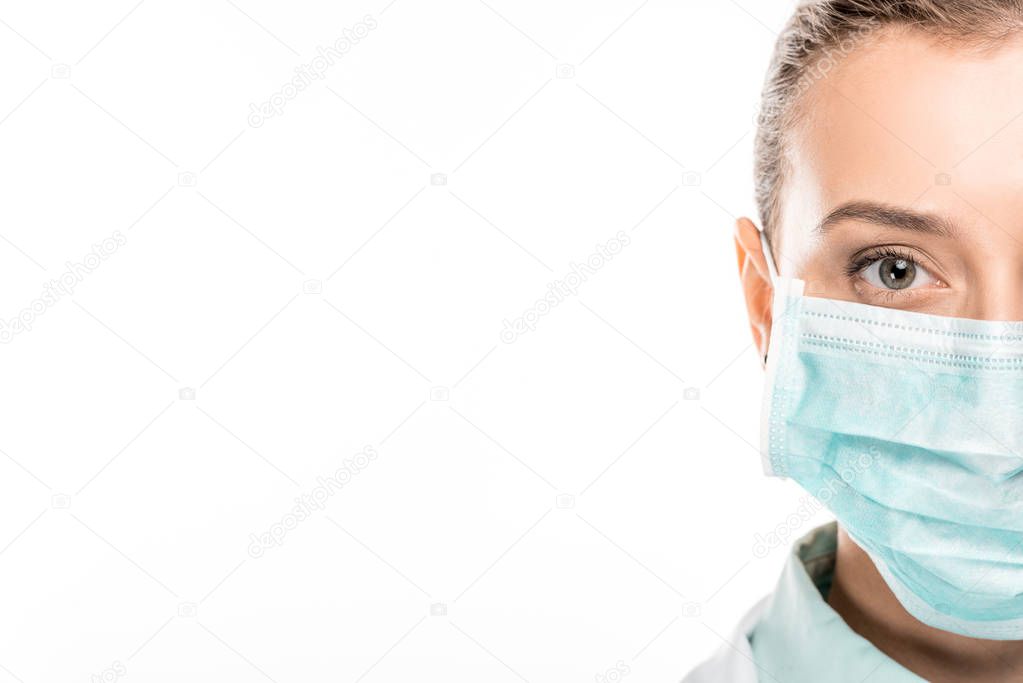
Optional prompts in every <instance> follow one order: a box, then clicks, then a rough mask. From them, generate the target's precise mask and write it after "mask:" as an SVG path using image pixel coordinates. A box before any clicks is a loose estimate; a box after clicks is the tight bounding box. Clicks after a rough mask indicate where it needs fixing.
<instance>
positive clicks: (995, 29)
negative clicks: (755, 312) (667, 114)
mask: <svg viewBox="0 0 1023 683" xmlns="http://www.w3.org/2000/svg"><path fill="white" fill-rule="evenodd" d="M886 27H904V28H912V29H918V30H921V31H924V32H926V33H928V34H930V35H932V36H933V37H934V38H935V39H937V40H938V41H941V42H956V43H964V44H968V45H972V46H974V47H976V48H979V49H986V48H989V47H993V46H995V45H997V44H998V43H1000V42H1001V41H1002V40H1004V39H1005V38H1006V37H1008V36H1009V35H1011V34H1013V33H1015V32H1016V31H1018V30H1019V29H1020V28H1021V27H1023V0H803V1H802V2H800V4H799V5H798V6H797V7H796V10H795V13H794V14H793V15H792V18H791V19H790V20H789V21H788V23H787V24H786V26H785V28H784V29H782V32H781V34H779V36H778V40H777V42H776V43H775V48H774V55H773V57H772V59H771V64H770V66H769V68H768V71H767V77H766V79H765V82H764V89H763V92H762V94H761V102H760V113H759V115H758V118H757V135H756V141H755V143H754V180H755V188H756V189H755V193H756V203H757V210H758V211H759V213H760V222H761V225H762V226H763V228H764V230H765V232H766V233H767V234H768V236H769V237H770V236H772V235H773V231H774V230H775V228H776V227H777V225H778V223H779V222H780V219H781V206H780V203H781V202H780V195H781V187H782V183H783V182H784V180H785V177H786V176H787V175H788V172H789V169H788V163H787V159H786V154H787V148H786V134H787V132H788V130H789V129H790V128H791V126H792V124H793V122H794V121H795V120H796V119H797V118H798V116H799V107H798V104H799V102H800V100H801V95H802V94H803V93H804V92H806V91H807V90H808V89H809V88H810V86H812V85H813V83H815V82H816V81H818V80H820V79H822V78H825V77H826V76H827V74H828V72H829V71H830V70H831V69H832V68H833V67H834V66H835V64H836V62H837V60H838V59H840V58H841V57H842V56H843V55H845V54H848V52H850V51H852V50H853V49H854V48H855V47H856V46H857V45H859V44H861V43H862V42H863V41H864V40H866V39H868V38H869V37H871V36H873V35H874V34H876V33H877V32H878V31H879V29H882V28H886Z"/></svg>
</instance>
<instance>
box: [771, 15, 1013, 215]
mask: <svg viewBox="0 0 1023 683" xmlns="http://www.w3.org/2000/svg"><path fill="white" fill-rule="evenodd" d="M811 77H813V75H812V74H811ZM800 104H801V106H800V116H799V118H798V120H797V123H796V124H795V126H794V128H793V129H792V131H790V133H791V137H790V161H791V166H792V177H791V181H792V182H790V183H789V184H788V187H787V188H786V192H785V195H784V196H783V206H785V207H786V214H788V213H789V212H788V209H789V208H792V209H793V211H792V217H793V218H794V219H795V220H796V221H798V222H799V223H801V224H803V225H805V224H806V222H807V221H813V222H816V220H819V218H820V217H821V216H822V215H823V214H824V213H826V212H827V211H828V210H830V209H831V208H834V207H836V206H838V205H839V204H841V203H843V202H846V201H850V200H859V199H868V200H873V201H881V202H889V203H892V204H900V205H906V206H914V207H916V208H918V209H924V210H933V211H938V212H941V213H944V214H946V215H949V216H950V217H957V218H960V219H962V220H963V221H964V222H967V223H969V222H976V221H975V220H974V221H970V220H969V219H970V218H971V216H970V215H969V213H970V212H969V211H968V209H969V207H970V206H971V205H972V206H973V209H974V212H973V215H972V218H973V219H976V218H977V214H978V211H977V210H978V209H979V210H980V211H979V213H980V214H983V215H984V216H987V218H988V219H989V220H990V221H992V222H997V223H1003V224H1005V223H1007V224H1008V225H1006V228H1012V229H1013V230H1014V231H1016V232H1017V233H1018V234H1019V235H1023V215H1021V213H1020V210H1021V209H1023V40H1020V39H1018V38H1012V39H1010V40H1007V41H1005V42H1004V43H1002V44H1000V45H998V46H997V47H996V48H995V49H992V50H987V51H984V52H980V51H978V50H976V49H974V48H971V47H966V46H961V45H960V46H957V45H955V44H946V45H941V44H938V43H937V42H936V41H935V40H934V39H933V38H932V37H930V36H928V35H925V34H923V33H921V32H918V31H912V30H898V31H893V30H888V31H885V32H881V33H879V34H877V35H875V36H871V37H870V38H868V39H867V40H866V41H864V42H863V43H862V44H861V45H859V46H858V47H856V48H854V49H853V50H852V51H851V52H850V53H849V54H848V55H846V56H845V57H843V58H842V59H841V60H840V61H839V63H838V65H837V66H836V67H835V68H833V69H832V70H831V71H829V72H827V73H824V74H820V73H818V74H817V76H816V79H815V80H814V81H813V83H812V85H811V86H810V88H809V89H808V90H807V92H806V93H805V97H804V99H803V101H802V102H801V103H800ZM988 212H990V213H991V214H992V215H990V216H988ZM785 223H786V224H789V223H790V221H789V220H785Z"/></svg>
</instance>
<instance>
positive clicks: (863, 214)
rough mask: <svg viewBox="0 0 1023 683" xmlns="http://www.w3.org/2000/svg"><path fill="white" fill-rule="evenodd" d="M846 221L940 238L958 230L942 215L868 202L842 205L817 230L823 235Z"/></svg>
mask: <svg viewBox="0 0 1023 683" xmlns="http://www.w3.org/2000/svg"><path fill="white" fill-rule="evenodd" d="M845 220H855V221H864V222H867V223H873V224H875V225H881V226H884V227H888V228H897V229H900V230H910V231H913V232H923V233H930V234H932V235H937V236H939V237H955V236H956V235H958V233H959V231H958V229H957V228H956V226H955V224H954V223H952V222H951V221H950V220H948V219H946V218H943V217H941V216H937V215H935V214H930V213H921V212H919V211H914V210H912V209H908V208H905V207H900V206H892V205H890V204H879V203H877V202H868V201H852V202H846V203H845V204H842V205H841V206H839V207H838V208H836V209H834V210H833V211H831V212H830V213H828V215H827V216H825V217H824V219H823V220H822V221H821V222H820V223H818V224H817V229H816V232H817V233H818V234H821V235H823V234H827V232H828V231H829V230H830V229H831V228H832V227H834V226H835V225H836V224H837V223H840V222H842V221H845Z"/></svg>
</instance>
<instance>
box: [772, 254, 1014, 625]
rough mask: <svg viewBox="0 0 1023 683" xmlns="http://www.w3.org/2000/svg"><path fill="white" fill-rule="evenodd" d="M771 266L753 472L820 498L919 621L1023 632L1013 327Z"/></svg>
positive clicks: (929, 623)
mask: <svg viewBox="0 0 1023 683" xmlns="http://www.w3.org/2000/svg"><path fill="white" fill-rule="evenodd" d="M765 254H767V255H768V258H770V255H769V252H768V251H767V249H766V242H765ZM771 270H772V279H774V305H773V322H772V329H771V338H770V345H769V348H768V360H767V384H766V390H765V395H764V402H763V418H762V419H763V421H762V434H761V453H762V458H763V467H764V470H765V471H766V472H767V473H768V474H771V475H776V476H781V477H789V478H791V479H793V480H794V481H796V482H797V483H798V484H799V485H801V486H802V487H803V488H804V489H806V490H807V491H808V492H809V493H811V494H813V495H815V496H816V497H817V498H819V499H820V500H821V502H822V503H824V504H825V505H826V506H827V507H828V508H829V509H830V510H831V511H832V512H833V514H834V515H835V518H836V519H837V520H838V522H839V524H841V525H842V527H843V528H844V529H845V530H846V532H848V534H849V536H850V537H851V538H852V539H853V541H854V542H855V543H856V544H857V545H859V546H860V547H861V548H863V549H864V550H865V551H866V552H867V554H868V555H869V556H870V558H871V559H872V560H873V562H874V565H875V566H876V567H877V569H878V571H879V572H880V574H881V576H882V577H883V578H884V580H885V582H886V583H887V584H888V586H889V588H891V590H892V592H893V593H894V594H895V597H896V598H897V599H898V600H899V602H900V603H901V604H902V606H903V607H905V609H906V610H907V611H908V612H909V613H910V614H912V615H913V616H914V617H916V618H917V619H918V620H920V621H922V622H923V623H925V624H928V625H930V626H933V627H935V628H939V629H943V630H945V631H951V632H953V633H959V634H961V635H964V636H971V637H975V638H988V639H996V640H1017V639H1023V323H1011V322H998V321H984V320H968V319H962V318H951V317H945V316H935V315H928V314H924V313H915V312H909V311H900V310H895V309H891V308H885V307H881V306H870V305H866V304H860V303H854V302H848V301H840V300H834V299H826V298H821V297H812V296H806V295H805V294H804V286H805V285H804V282H803V281H801V280H797V279H791V278H778V277H777V274H776V272H775V271H774V268H773V264H772V266H771Z"/></svg>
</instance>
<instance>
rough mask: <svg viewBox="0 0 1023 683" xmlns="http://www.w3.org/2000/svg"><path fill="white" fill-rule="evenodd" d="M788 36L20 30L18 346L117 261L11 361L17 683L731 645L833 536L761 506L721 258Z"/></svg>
mask: <svg viewBox="0 0 1023 683" xmlns="http://www.w3.org/2000/svg"><path fill="white" fill-rule="evenodd" d="M789 5H790V3H788V2H780V1H778V2H763V1H758V2H756V3H753V2H751V0H742V2H730V1H721V2H710V1H703V2H695V1H684V2H670V1H668V0H648V1H643V0H636V1H630V2H622V1H614V2H611V1H599V2H594V1H592V0H590V1H587V2H584V1H583V0H574V1H569V0H562V1H559V2H540V1H539V0H531V1H530V2H523V1H519V2H513V1H512V0H486V2H483V1H481V0H444V1H441V2H423V1H422V0H394V1H393V2H391V0H375V1H372V2H343V3H325V2H323V3H317V2H290V3H283V2H276V3H274V2H269V1H267V0H234V1H230V0H205V1H203V2H199V1H198V0H185V1H177V2H170V0H144V1H143V2H137V3H136V2H135V1H134V0H129V1H126V2H105V3H75V2H67V1H65V2H61V3H12V2H6V3H3V4H2V5H0V60H2V63H3V68H2V71H0V77H2V81H3V83H2V85H3V87H2V88H0V174H2V177H0V188H2V189H0V234H2V238H0V274H2V275H0V278H2V279H0V283H2V286H0V317H2V318H3V319H4V320H5V321H10V320H11V319H14V318H17V317H18V316H19V315H20V314H21V312H22V311H23V310H24V309H27V308H28V309H30V308H31V306H32V305H33V302H35V301H37V300H39V299H40V297H41V296H42V294H43V292H44V283H46V282H47V281H50V280H58V281H59V279H60V278H61V277H62V275H63V274H64V273H65V271H66V269H67V268H68V265H67V264H68V262H71V263H72V268H73V267H74V264H76V263H81V262H83V259H84V258H85V257H86V255H87V254H89V253H90V252H91V251H93V249H94V246H93V245H99V244H101V243H102V241H103V240H104V239H106V238H111V237H112V236H115V235H116V234H119V235H123V240H122V241H123V242H124V244H123V245H119V246H117V248H116V250H114V251H113V252H112V253H109V254H108V255H107V256H106V258H104V259H101V263H99V265H98V266H96V267H95V268H93V269H91V271H83V270H82V269H80V268H79V269H78V271H77V272H78V273H79V274H81V277H80V278H78V277H75V276H71V277H72V279H73V280H75V284H74V288H73V293H71V294H68V295H66V296H60V297H58V298H57V299H56V300H55V301H52V302H51V303H50V304H49V305H43V306H41V307H40V305H39V304H38V303H37V311H36V312H35V313H33V314H26V315H27V316H28V317H31V318H32V321H31V324H30V328H31V329H25V330H23V331H18V332H11V331H10V330H8V334H7V336H6V337H5V340H6V341H7V343H6V344H4V345H2V346H0V378H2V382H3V391H2V392H0V401H2V403H0V415H2V419H0V423H2V429H0V449H2V456H3V457H0V487H2V488H0V496H2V501H3V503H2V505H3V508H2V511H3V514H2V515H0V605H2V611H3V615H2V617H0V681H3V682H4V683H6V682H7V681H23V682H24V683H33V682H41V681H88V680H107V681H110V680H120V679H123V680H126V681H132V680H138V681H172V680H174V681H176V680H189V681H265V680H272V681H277V682H279V683H285V682H289V681H294V682H299V681H341V682H354V681H367V682H373V681H398V680H430V681H434V680H437V681H440V680H444V681H516V680H519V681H521V680H525V681H530V682H540V681H559V682H562V681H594V680H596V681H601V680H611V681H614V680H618V677H619V676H621V675H622V673H621V672H623V671H627V673H624V678H625V680H635V681H672V680H678V679H679V678H680V677H681V676H682V675H683V674H684V673H685V672H686V671H687V670H688V669H690V668H691V667H692V666H693V665H695V664H696V663H697V662H698V661H699V660H701V659H703V658H704V657H706V656H707V655H709V654H710V653H711V651H712V650H714V649H715V648H717V647H719V646H720V645H721V644H722V639H723V638H728V637H730V636H731V631H732V628H733V626H734V624H735V622H736V621H737V619H738V618H739V617H740V615H741V614H742V613H743V612H744V611H745V610H746V609H747V608H748V607H749V606H750V605H752V603H753V602H754V601H755V600H756V599H757V598H759V597H760V596H761V595H763V594H765V593H766V592H768V591H769V590H770V589H771V588H772V586H773V584H774V582H775V580H776V576H777V573H778V571H779V569H780V566H781V563H782V562H783V560H784V557H785V554H786V548H785V547H776V548H771V549H770V552H769V553H768V554H767V556H766V557H756V556H755V555H754V553H753V548H754V544H755V540H754V539H755V535H756V534H758V533H760V534H767V533H768V532H770V531H772V530H773V529H775V528H776V527H777V526H778V525H779V524H781V525H784V524H785V522H786V519H787V518H788V517H789V515H791V514H792V513H794V512H797V511H798V510H799V508H800V506H801V505H805V504H806V501H805V500H804V499H803V498H802V496H801V494H800V493H799V492H798V491H797V489H796V488H795V487H794V486H793V485H792V484H790V483H788V482H783V481H779V480H768V479H766V478H764V477H763V476H762V474H761V470H760V463H759V454H758V448H757V432H758V403H759V395H760V387H761V381H762V380H761V374H762V373H761V370H760V366H759V361H758V359H757V357H756V353H755V351H754V350H753V349H752V347H751V346H750V343H749V342H750V337H749V332H748V328H747V324H746V321H745V313H744V308H743V305H742V301H741V296H740V292H739V288H738V281H737V276H736V267H735V256H734V251H733V246H732V242H731V228H732V222H733V220H734V217H735V216H739V215H744V214H745V215H754V213H753V212H754V207H753V202H752V179H751V154H752V140H753V124H754V119H755V117H756V109H757V99H758V94H759V89H760V85H761V82H762V78H763V73H764V69H765V67H766V63H767V59H768V55H769V52H770V49H771V46H772V44H773V41H774V38H775V35H774V33H775V31H777V30H778V29H779V28H780V27H781V26H782V23H783V21H784V19H785V17H786V16H787V14H788V12H789V11H790V6H789ZM367 15H368V16H369V19H367ZM359 22H369V23H371V24H372V25H373V26H374V28H372V30H370V31H369V32H368V35H365V36H364V37H363V38H362V39H361V40H359V41H358V43H357V44H355V45H353V46H352V47H351V49H350V51H348V52H347V53H346V54H344V55H343V57H341V58H340V59H337V60H336V63H334V64H333V65H331V66H330V68H329V69H328V70H327V71H326V72H325V74H324V78H323V79H322V80H317V81H315V82H314V83H313V84H312V85H311V86H310V87H308V88H306V89H304V90H302V91H300V92H298V93H297V94H296V93H291V94H292V95H294V97H292V98H291V99H288V100H287V101H286V103H285V105H284V106H283V107H282V108H281V110H280V112H279V114H277V115H275V116H272V117H269V118H267V119H266V120H265V121H262V125H260V126H258V127H253V126H252V125H250V105H252V104H256V105H258V104H259V103H262V102H264V101H266V100H268V99H269V98H270V97H271V96H272V95H274V94H275V93H279V92H281V90H282V86H283V85H284V84H285V83H287V82H288V81H289V79H291V78H293V77H294V76H295V74H296V71H295V69H296V68H300V67H302V66H303V65H308V64H310V63H311V62H312V61H313V60H314V58H315V57H316V55H317V47H318V46H329V45H332V44H333V43H334V42H335V41H336V40H337V39H338V38H339V37H341V36H342V35H344V31H345V30H346V29H349V30H353V27H355V26H356V25H358V24H359ZM118 231H119V233H118ZM619 231H623V232H624V233H625V234H626V235H628V238H629V243H628V245H627V246H625V247H624V248H623V249H621V251H620V252H619V253H618V254H617V255H615V256H614V257H613V258H611V259H610V260H605V262H604V263H603V264H602V265H601V267H599V268H597V269H596V270H595V271H594V272H592V273H590V274H588V275H587V278H586V280H585V282H583V283H582V284H581V285H580V286H579V287H578V289H577V293H576V294H575V295H571V296H568V297H566V298H565V300H564V301H563V302H562V303H560V304H559V305H557V306H555V307H553V308H551V309H550V310H549V311H546V312H545V314H544V315H541V316H538V318H537V320H536V324H535V329H534V330H531V331H527V332H526V333H524V334H522V335H520V336H518V338H516V339H515V340H514V341H512V342H511V343H506V342H505V341H502V339H501V331H502V329H503V321H504V320H506V319H508V320H512V319H515V318H517V317H519V316H522V315H523V314H525V313H526V312H527V311H530V310H532V309H534V307H535V305H536V301H537V300H538V299H540V298H542V297H543V296H544V294H545V293H546V292H547V291H548V290H547V285H548V283H550V282H553V281H555V280H561V279H564V278H565V277H566V276H567V275H568V274H569V273H572V272H573V267H574V266H573V264H576V265H579V264H583V263H585V262H586V260H587V258H588V257H589V256H590V255H591V254H593V253H594V252H595V250H596V248H597V246H598V245H605V244H607V243H608V241H609V240H610V239H612V238H613V237H614V236H615V235H616V233H618V232H619ZM108 244H113V242H108ZM317 281H318V282H317ZM316 290H319V291H316ZM8 324H9V323H8ZM189 388H191V389H192V390H194V398H191V394H190V393H189V391H188V389H189ZM183 390H184V391H183ZM687 390H688V391H687ZM367 447H368V448H370V449H372V450H373V452H375V453H376V454H377V456H376V458H375V459H373V460H371V461H370V462H369V464H368V465H366V466H365V467H364V468H362V469H361V471H359V472H358V473H357V474H356V475H354V476H352V477H351V478H350V480H349V481H347V482H346V483H345V484H344V486H343V488H341V489H340V490H337V491H335V492H334V493H333V494H332V495H331V496H330V498H329V500H328V502H327V504H326V507H325V509H323V510H320V511H317V512H315V513H314V514H312V515H309V516H308V517H307V518H306V519H304V520H302V521H300V522H298V523H297V524H295V525H292V526H293V528H291V529H290V530H288V531H287V534H286V535H285V536H283V537H281V539H280V540H281V543H280V545H275V546H273V547H270V548H268V549H266V550H265V552H264V553H263V554H262V556H261V557H258V558H256V557H253V556H252V555H251V554H250V552H249V547H250V543H251V542H252V540H251V539H252V538H253V536H252V535H253V534H255V535H256V537H258V536H259V534H262V533H265V532H267V531H268V530H269V529H271V528H273V527H274V525H277V524H281V523H282V522H283V520H284V518H285V517H286V516H287V515H288V513H289V511H290V510H291V508H292V507H293V506H294V505H295V502H294V499H295V498H296V497H299V496H302V495H312V492H313V490H314V489H315V488H316V487H317V486H318V483H317V481H318V479H317V478H318V477H324V478H326V477H330V476H331V475H332V474H333V473H334V472H335V471H336V470H337V469H338V468H339V467H342V466H343V464H344V462H345V461H346V460H349V461H351V460H352V458H354V457H355V455H356V454H357V453H359V452H360V451H363V449H365V448H367ZM819 521H823V518H822V517H820V516H817V517H815V518H814V519H813V520H811V521H808V522H804V523H800V524H797V525H796V526H798V527H799V528H797V529H796V530H795V531H794V532H793V533H802V532H804V531H808V530H809V528H810V527H811V526H812V525H813V524H815V523H816V522H819ZM278 528H279V527H278ZM785 545H787V542H786V544H785ZM616 667H617V668H616ZM601 677H603V678H601Z"/></svg>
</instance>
